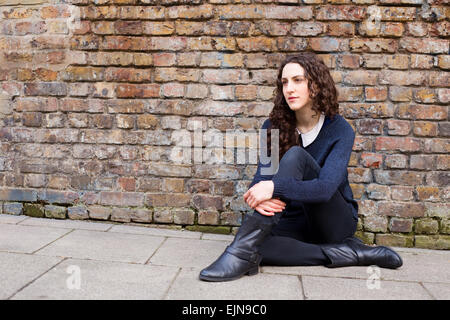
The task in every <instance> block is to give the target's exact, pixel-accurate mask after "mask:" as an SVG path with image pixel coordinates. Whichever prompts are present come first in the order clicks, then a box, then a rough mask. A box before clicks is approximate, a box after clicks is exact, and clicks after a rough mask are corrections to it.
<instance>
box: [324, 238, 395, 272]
mask: <svg viewBox="0 0 450 320" xmlns="http://www.w3.org/2000/svg"><path fill="white" fill-rule="evenodd" d="M321 248H322V251H323V253H324V254H325V255H326V256H327V257H328V259H329V260H330V262H331V263H330V264H328V265H326V267H328V268H338V267H347V266H370V265H377V266H379V267H381V268H389V269H397V268H399V267H401V266H402V264H403V261H402V258H401V257H400V256H399V255H398V254H397V253H396V252H395V251H394V250H392V249H390V248H388V247H384V246H375V247H372V246H367V245H365V244H364V243H363V242H362V241H361V240H359V239H357V238H355V237H352V238H348V239H346V240H344V242H343V243H340V244H327V245H321Z"/></svg>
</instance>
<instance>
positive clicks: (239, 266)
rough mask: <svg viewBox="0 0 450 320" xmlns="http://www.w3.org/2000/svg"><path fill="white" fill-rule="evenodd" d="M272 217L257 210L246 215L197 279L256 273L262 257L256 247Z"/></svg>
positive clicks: (228, 278) (238, 276)
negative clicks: (229, 240)
mask: <svg viewBox="0 0 450 320" xmlns="http://www.w3.org/2000/svg"><path fill="white" fill-rule="evenodd" d="M258 215H259V216H258ZM275 216H277V215H275ZM275 216H274V217H275ZM274 217H267V216H263V215H260V214H259V213H258V212H253V213H251V214H248V215H246V216H245V217H244V221H243V222H242V224H241V227H240V228H239V230H238V232H237V234H236V236H235V238H234V240H233V242H232V243H231V244H230V245H229V246H228V247H227V248H226V249H225V252H223V253H222V255H221V256H220V257H219V258H218V259H217V260H216V261H215V262H214V263H212V264H211V265H210V266H209V267H207V268H205V269H203V270H202V271H201V272H200V275H199V279H200V280H204V281H230V280H236V279H239V278H240V277H242V276H243V275H249V276H251V275H255V274H257V273H258V266H259V264H260V262H261V259H262V257H261V255H260V254H259V253H258V248H259V246H260V244H261V243H262V241H263V240H264V238H265V237H266V236H267V235H268V234H269V233H270V231H271V229H272V226H273V225H274V224H275V223H276V219H274Z"/></svg>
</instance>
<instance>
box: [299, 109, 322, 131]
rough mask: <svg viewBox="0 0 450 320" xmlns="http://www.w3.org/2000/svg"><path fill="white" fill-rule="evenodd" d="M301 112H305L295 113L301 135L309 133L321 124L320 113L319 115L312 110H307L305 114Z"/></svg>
mask: <svg viewBox="0 0 450 320" xmlns="http://www.w3.org/2000/svg"><path fill="white" fill-rule="evenodd" d="M300 111H303V110H298V111H297V112H296V113H295V118H296V119H297V122H296V126H297V128H298V129H299V130H300V132H301V133H307V132H308V131H311V129H312V128H314V127H315V126H316V124H317V123H318V122H319V120H320V113H317V112H315V111H314V110H312V109H305V110H304V111H303V112H300Z"/></svg>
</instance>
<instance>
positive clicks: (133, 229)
mask: <svg viewBox="0 0 450 320" xmlns="http://www.w3.org/2000/svg"><path fill="white" fill-rule="evenodd" d="M109 232H119V233H133V234H145V235H153V236H159V237H175V238H190V239H200V236H201V232H194V231H187V230H170V229H164V228H155V227H140V226H129V225H114V226H113V227H112V228H111V229H110V230H109Z"/></svg>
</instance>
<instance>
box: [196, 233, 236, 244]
mask: <svg viewBox="0 0 450 320" xmlns="http://www.w3.org/2000/svg"><path fill="white" fill-rule="evenodd" d="M201 239H202V240H219V241H228V242H232V241H233V239H234V236H233V235H230V234H214V233H203V234H202V237H201Z"/></svg>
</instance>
